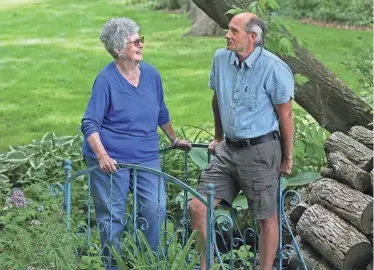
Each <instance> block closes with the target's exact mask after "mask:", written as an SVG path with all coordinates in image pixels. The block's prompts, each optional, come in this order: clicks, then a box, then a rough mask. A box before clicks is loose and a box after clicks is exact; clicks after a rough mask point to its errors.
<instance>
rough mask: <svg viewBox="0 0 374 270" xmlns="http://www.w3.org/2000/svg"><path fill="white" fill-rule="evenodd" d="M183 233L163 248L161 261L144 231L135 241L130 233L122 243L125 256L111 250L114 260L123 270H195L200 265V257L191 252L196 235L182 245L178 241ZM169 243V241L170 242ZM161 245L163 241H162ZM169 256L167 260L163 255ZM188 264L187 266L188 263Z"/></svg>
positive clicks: (179, 231) (113, 249) (177, 232)
mask: <svg viewBox="0 0 374 270" xmlns="http://www.w3.org/2000/svg"><path fill="white" fill-rule="evenodd" d="M180 233H182V231H181V230H178V231H176V232H175V235H173V236H172V239H171V241H170V242H171V243H170V244H169V245H166V246H163V247H162V249H163V252H161V255H160V259H159V260H157V255H156V254H155V253H154V252H152V250H151V247H150V246H149V244H148V241H147V240H146V238H145V236H144V234H143V233H142V231H140V230H139V231H138V234H137V235H138V238H137V239H135V238H134V237H133V236H132V235H130V234H129V233H125V235H126V237H125V240H124V242H123V243H122V252H123V253H124V255H123V256H121V255H120V254H119V252H118V251H117V250H116V249H115V248H111V251H112V253H113V257H114V259H115V260H116V261H117V265H118V266H119V268H120V269H121V270H127V269H135V268H137V269H161V270H164V269H173V270H177V269H187V270H193V269H194V267H195V266H196V265H197V264H198V262H199V259H200V256H199V255H197V254H194V253H192V252H191V247H192V246H193V244H194V243H195V240H194V238H195V234H196V233H197V231H193V232H192V233H191V235H190V236H189V238H188V240H187V242H186V245H185V246H184V247H182V245H181V244H180V243H179V242H178V241H177V239H178V237H177V236H178V234H180ZM168 241H169V240H168ZM160 242H161V243H162V242H163V241H160ZM166 254H167V258H166V259H165V258H164V257H163V255H166ZM187 261H188V263H187V264H186V262H187Z"/></svg>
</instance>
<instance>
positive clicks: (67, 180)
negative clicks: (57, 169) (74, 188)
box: [64, 159, 72, 230]
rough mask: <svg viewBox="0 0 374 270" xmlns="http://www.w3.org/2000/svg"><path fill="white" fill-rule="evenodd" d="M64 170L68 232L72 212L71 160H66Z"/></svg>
mask: <svg viewBox="0 0 374 270" xmlns="http://www.w3.org/2000/svg"><path fill="white" fill-rule="evenodd" d="M64 170H65V184H64V208H65V212H66V218H67V219H66V227H67V228H68V230H69V229H70V212H71V205H70V200H71V198H70V188H71V187H70V185H71V184H70V177H71V171H72V168H71V160H70V159H65V161H64Z"/></svg>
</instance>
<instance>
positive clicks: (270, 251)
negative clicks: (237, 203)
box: [235, 139, 281, 270]
mask: <svg viewBox="0 0 374 270" xmlns="http://www.w3.org/2000/svg"><path fill="white" fill-rule="evenodd" d="M236 157H237V158H236V159H235V162H236V164H237V165H238V166H237V174H238V176H237V177H238V179H239V183H240V186H241V188H242V190H243V193H244V194H245V195H246V197H247V198H248V205H251V206H253V213H254V216H255V217H256V219H257V220H260V230H261V231H260V243H259V247H260V266H261V270H271V269H272V265H273V262H274V259H275V255H276V251H277V247H278V241H279V232H278V218H277V206H278V187H279V167H280V160H281V148H280V143H279V140H278V139H275V140H273V141H270V142H266V143H263V144H258V145H254V146H252V147H250V148H247V149H243V150H240V149H239V150H237V155H236Z"/></svg>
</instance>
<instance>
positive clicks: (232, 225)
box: [50, 144, 307, 270]
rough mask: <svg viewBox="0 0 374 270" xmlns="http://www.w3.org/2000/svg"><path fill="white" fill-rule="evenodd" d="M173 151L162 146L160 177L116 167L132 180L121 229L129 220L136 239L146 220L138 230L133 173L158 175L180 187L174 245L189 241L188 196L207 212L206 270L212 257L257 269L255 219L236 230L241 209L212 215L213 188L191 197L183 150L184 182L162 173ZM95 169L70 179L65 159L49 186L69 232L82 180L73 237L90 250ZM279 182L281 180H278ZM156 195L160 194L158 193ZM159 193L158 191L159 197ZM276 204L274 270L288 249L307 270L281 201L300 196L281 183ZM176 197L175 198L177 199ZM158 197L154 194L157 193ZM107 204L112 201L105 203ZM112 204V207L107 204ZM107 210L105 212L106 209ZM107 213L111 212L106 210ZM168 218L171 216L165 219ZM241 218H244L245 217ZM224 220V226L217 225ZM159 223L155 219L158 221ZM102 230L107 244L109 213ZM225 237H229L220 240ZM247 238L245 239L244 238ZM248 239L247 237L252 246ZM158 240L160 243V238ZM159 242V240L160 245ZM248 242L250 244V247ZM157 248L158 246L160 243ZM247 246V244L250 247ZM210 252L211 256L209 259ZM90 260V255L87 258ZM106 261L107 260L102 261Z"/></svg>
mask: <svg viewBox="0 0 374 270" xmlns="http://www.w3.org/2000/svg"><path fill="white" fill-rule="evenodd" d="M192 146H193V147H194V148H207V147H208V145H206V144H193V145H192ZM172 150H173V148H171V147H167V148H163V149H161V150H160V154H161V161H163V169H162V172H160V171H157V170H154V169H151V168H147V167H143V166H140V165H135V164H117V169H118V171H122V170H130V171H131V174H130V175H131V177H132V180H133V192H132V193H133V198H132V206H133V207H132V211H131V215H130V214H128V213H125V214H124V217H126V219H124V220H121V223H122V224H124V225H125V224H126V225H128V223H129V221H128V220H127V218H128V219H129V220H132V228H133V235H134V238H135V239H137V230H138V227H140V229H142V227H147V221H146V220H144V221H143V222H144V224H143V226H138V213H137V195H136V193H137V192H136V189H137V173H138V171H145V172H149V173H151V174H154V175H156V176H158V179H159V181H160V179H161V178H162V179H163V180H164V182H165V185H166V184H172V185H175V186H176V187H178V188H180V189H181V190H182V191H183V196H181V197H182V198H181V199H182V200H183V204H182V205H183V207H182V208H183V209H182V210H183V211H182V216H181V220H180V222H179V223H180V224H181V226H182V228H181V232H182V233H181V237H180V238H179V241H180V243H181V245H182V247H183V246H185V245H186V242H187V239H188V237H189V222H190V219H189V212H188V203H189V197H188V195H189V194H190V195H191V196H193V197H196V198H198V199H199V200H200V201H201V202H202V203H203V204H204V205H205V206H206V207H207V224H206V225H207V227H206V230H207V231H206V235H207V238H206V242H205V250H206V265H207V269H211V267H212V265H213V255H214V257H215V261H216V263H217V264H218V265H220V267H221V269H238V268H240V267H244V268H243V269H249V267H250V266H251V267H252V269H256V265H257V238H258V231H257V222H256V219H255V217H254V218H253V223H254V224H253V226H254V228H250V227H247V228H244V229H242V230H241V228H240V226H239V225H238V222H237V215H238V213H241V214H242V215H243V213H244V212H245V211H244V209H240V207H236V209H231V211H230V214H217V215H215V210H214V208H213V201H214V186H213V185H212V184H210V185H209V192H208V194H207V199H204V197H202V196H201V195H200V194H199V193H197V192H196V190H195V189H193V188H192V187H191V183H190V181H189V179H188V173H189V172H188V152H187V151H184V157H183V160H184V175H183V178H184V179H183V180H182V181H181V180H178V179H177V178H175V177H173V176H171V175H169V174H167V166H166V165H167V164H166V154H168V153H170V151H172ZM210 159H211V155H210V152H209V151H208V150H207V161H208V162H209V161H210ZM97 169H100V168H99V167H98V166H94V167H90V168H87V169H85V170H82V171H79V172H77V173H75V174H74V175H72V167H71V162H70V160H65V164H64V170H65V181H64V184H61V183H56V184H52V185H51V190H50V191H51V195H52V196H57V195H58V194H59V189H60V190H61V191H62V192H63V198H64V210H65V212H66V226H67V228H68V229H71V195H72V194H71V183H72V182H73V181H80V180H82V179H85V177H83V176H87V187H88V188H87V194H88V195H87V200H85V201H84V202H85V204H86V206H87V208H88V211H87V217H86V218H87V226H86V227H82V226H77V229H76V230H77V232H78V231H79V233H80V234H81V233H82V231H83V232H84V233H85V235H86V245H87V247H90V246H91V245H92V241H91V234H92V230H94V229H93V228H91V222H90V221H91V213H90V209H91V205H92V202H91V195H90V193H91V177H90V174H91V172H93V171H94V170H97ZM112 177H113V174H110V188H112ZM281 181H282V179H281ZM159 190H160V189H159ZM159 190H158V192H159ZM110 194H111V195H110V196H111V197H112V190H111V192H110ZM278 195H279V196H278V200H279V207H278V217H279V237H280V239H279V247H278V254H277V269H278V270H281V269H282V262H283V260H287V259H288V258H289V255H290V251H291V250H293V251H294V252H296V253H297V255H298V258H299V260H300V262H301V266H302V267H303V268H300V269H307V267H306V265H305V262H304V260H303V258H302V256H301V254H300V250H299V247H298V245H297V242H296V240H295V238H294V235H293V233H292V230H291V228H290V225H289V222H288V217H287V215H286V213H285V206H284V204H285V200H286V197H288V198H290V197H291V202H292V203H294V204H296V203H298V202H300V196H299V194H298V193H297V192H296V191H292V190H288V191H285V192H284V191H283V190H282V183H281V182H280V185H279V194H278ZM177 196H180V195H177ZM158 197H159V194H158ZM110 202H111V200H110ZM110 205H111V203H110ZM111 209H112V208H111V206H110V210H111ZM110 212H111V211H110ZM169 217H170V216H169ZM244 218H246V217H244ZM222 219H223V221H222ZM169 220H170V219H168V218H166V219H165V221H164V224H163V225H164V226H163V232H160V234H163V235H164V242H163V248H164V250H160V249H157V251H156V254H157V259H158V260H160V259H161V258H162V259H166V258H167V257H168V249H167V246H168V245H170V243H169V242H168V241H167V240H166V238H167V237H166V235H167V234H170V235H173V234H172V233H170V232H168V231H167V223H168V221H169ZM171 220H174V222H173V223H174V224H173V226H174V227H175V228H176V227H178V226H177V221H176V220H175V219H174V217H171ZM282 220H283V221H284V222H285V224H286V229H287V231H288V233H289V234H290V236H291V238H292V242H291V243H290V244H286V245H283V239H282V232H283V222H282ZM158 222H159V220H158ZM105 227H108V228H109V232H110V236H109V239H111V237H112V235H111V229H112V212H111V213H110V222H109V224H102V223H98V224H97V230H98V231H100V230H103V229H104V228H105ZM234 232H235V233H236V234H237V236H236V237H234ZM225 235H226V236H228V238H229V239H227V237H226V238H225ZM248 237H249V238H248ZM173 238H174V239H175V241H177V239H178V238H177V237H173ZM250 238H252V241H249V240H251V239H250ZM159 239H161V238H159ZM217 239H218V240H220V241H222V244H221V246H220V244H219V243H218V242H217ZM160 241H161V240H160ZM249 242H250V243H249ZM118 244H119V246H121V244H120V243H118ZM160 244H161V243H160ZM249 244H250V245H249ZM212 246H213V249H212V248H211V247H212ZM103 249H104V248H103V247H101V253H102V252H103ZM213 252H214V254H213ZM88 255H89V253H88ZM106 261H109V262H110V259H108V258H106ZM186 264H188V260H187V261H186Z"/></svg>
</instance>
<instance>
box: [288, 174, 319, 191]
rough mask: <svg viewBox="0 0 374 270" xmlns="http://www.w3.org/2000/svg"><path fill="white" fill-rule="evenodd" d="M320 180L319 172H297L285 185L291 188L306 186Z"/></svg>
mask: <svg viewBox="0 0 374 270" xmlns="http://www.w3.org/2000/svg"><path fill="white" fill-rule="evenodd" d="M320 178H321V174H320V173H319V172H298V173H297V174H296V175H295V176H293V177H291V178H288V179H287V185H288V186H291V187H297V186H306V185H309V184H310V183H312V182H314V181H317V180H318V179H320Z"/></svg>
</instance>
